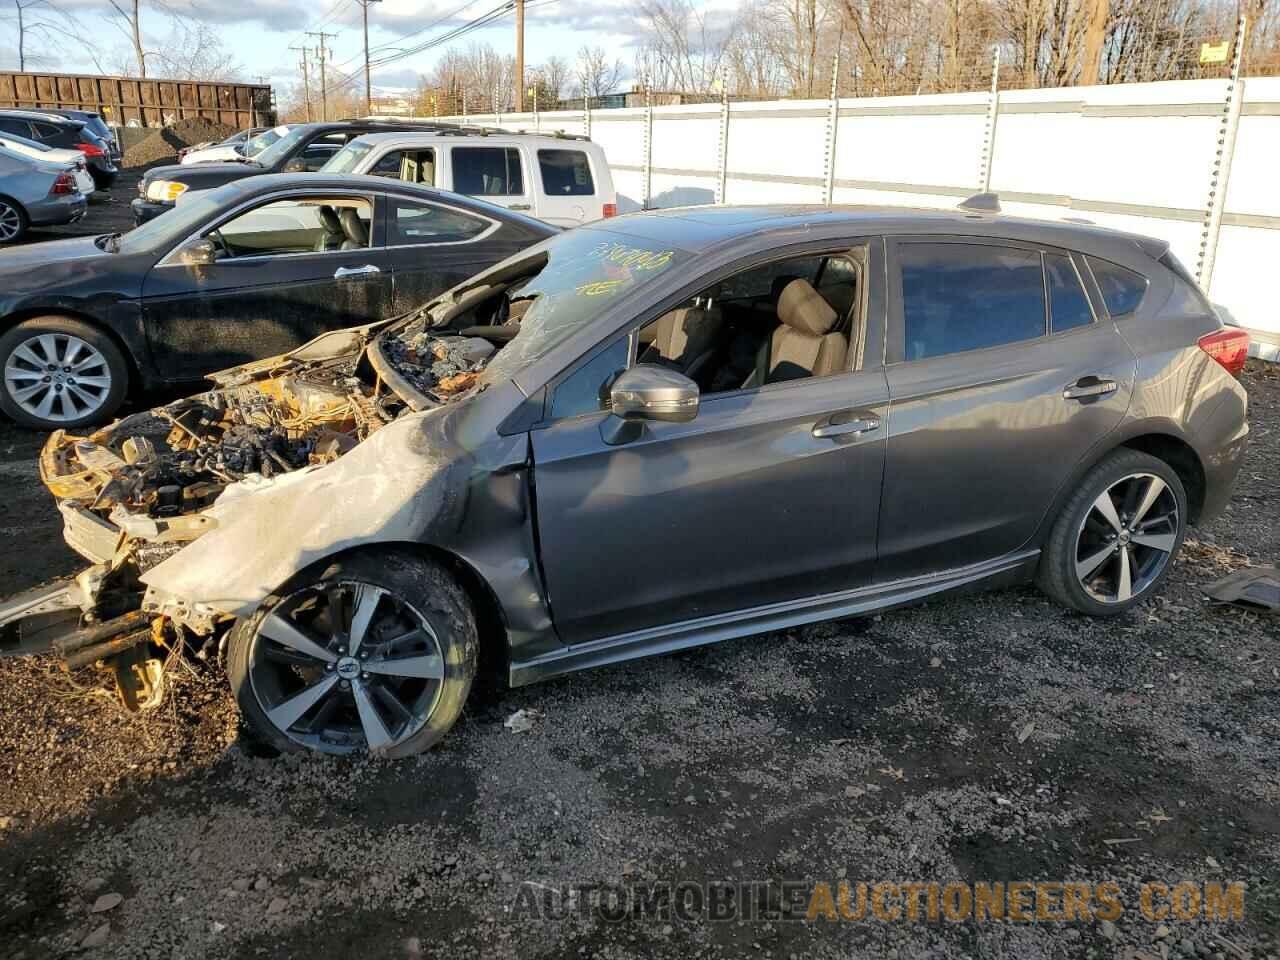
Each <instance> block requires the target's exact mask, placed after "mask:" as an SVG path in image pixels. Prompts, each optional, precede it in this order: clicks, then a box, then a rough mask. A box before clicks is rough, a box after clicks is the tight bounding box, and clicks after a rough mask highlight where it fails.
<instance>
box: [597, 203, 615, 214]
mask: <svg viewBox="0 0 1280 960" xmlns="http://www.w3.org/2000/svg"><path fill="white" fill-rule="evenodd" d="M617 215H618V205H617V204H616V203H606V204H605V205H604V209H603V210H602V211H601V216H605V217H616V216H617Z"/></svg>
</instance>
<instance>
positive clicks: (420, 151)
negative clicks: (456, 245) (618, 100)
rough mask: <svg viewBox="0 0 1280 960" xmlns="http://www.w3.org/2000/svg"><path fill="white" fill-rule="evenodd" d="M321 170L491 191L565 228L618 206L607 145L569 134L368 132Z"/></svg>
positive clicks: (487, 194)
mask: <svg viewBox="0 0 1280 960" xmlns="http://www.w3.org/2000/svg"><path fill="white" fill-rule="evenodd" d="M321 169H322V170H323V172H325V173H332V174H341V173H358V174H366V173H367V174H371V175H373V176H376V177H394V178H397V179H400V180H407V181H409V182H410V183H425V184H429V185H433V186H436V187H439V188H441V189H443V190H453V191H454V192H455V193H465V194H467V195H468V196H473V197H484V199H486V200H488V201H490V202H491V203H497V204H501V205H502V206H504V207H507V208H509V209H511V210H523V211H525V212H527V213H530V214H532V215H533V216H535V217H537V218H538V219H539V220H546V221H547V222H548V223H554V224H557V225H558V226H562V227H574V226H577V225H578V224H580V223H586V222H588V221H591V220H599V219H600V218H602V217H611V216H614V215H615V214H617V212H618V195H617V193H616V192H615V191H614V188H613V176H612V174H611V173H610V171H609V162H608V161H607V160H606V159H605V156H604V150H602V149H601V148H600V145H599V144H597V143H592V142H591V140H590V139H589V138H587V137H582V136H569V135H566V134H562V133H561V134H552V135H546V136H543V135H537V134H525V133H507V132H505V131H501V130H488V129H485V128H462V129H449V128H445V129H441V130H426V131H398V132H395V133H366V134H365V135H364V136H361V137H357V138H356V139H354V140H352V141H351V142H350V143H348V144H347V145H346V146H345V147H343V148H342V149H341V150H339V151H338V152H337V154H335V155H334V157H333V159H332V160H330V161H329V162H328V163H326V164H325V165H324V166H323V167H322V168H321Z"/></svg>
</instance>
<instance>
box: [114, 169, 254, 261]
mask: <svg viewBox="0 0 1280 960" xmlns="http://www.w3.org/2000/svg"><path fill="white" fill-rule="evenodd" d="M238 194H239V190H238V188H237V187H236V186H235V185H233V184H228V185H227V186H225V187H221V188H219V189H217V190H209V191H208V192H202V193H200V195H199V196H196V197H192V198H191V199H190V200H183V201H182V202H181V203H178V204H176V205H175V206H174V207H173V209H172V210H168V211H166V212H165V213H163V214H161V215H160V216H158V217H155V218H153V219H151V220H148V221H147V222H146V223H144V224H143V225H142V226H140V227H135V228H134V229H132V230H130V231H129V232H128V233H125V234H121V235H120V238H119V239H118V241H117V242H116V251H117V252H118V253H140V252H142V251H143V250H154V249H156V248H158V247H163V246H165V245H167V244H173V243H177V242H179V241H180V240H182V239H184V238H185V237H186V236H187V235H188V234H189V233H191V231H193V230H195V228H196V227H198V226H199V225H200V224H201V223H203V222H204V221H205V220H207V219H208V218H210V217H211V216H213V215H214V214H215V213H217V212H218V210H219V209H221V208H222V207H224V206H226V205H227V200H228V198H229V197H231V196H236V195H238Z"/></svg>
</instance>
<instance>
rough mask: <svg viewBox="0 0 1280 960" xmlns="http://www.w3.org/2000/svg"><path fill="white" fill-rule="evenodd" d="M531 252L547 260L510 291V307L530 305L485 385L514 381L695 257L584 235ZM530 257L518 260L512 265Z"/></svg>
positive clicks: (630, 240) (637, 241)
mask: <svg viewBox="0 0 1280 960" xmlns="http://www.w3.org/2000/svg"><path fill="white" fill-rule="evenodd" d="M533 252H535V253H539V254H541V255H542V256H545V258H546V264H545V265H544V266H543V267H542V269H541V270H538V272H537V273H536V274H534V275H533V276H531V277H529V278H528V279H523V280H519V281H518V282H516V283H515V284H514V285H512V286H511V287H509V288H508V289H507V291H506V294H507V297H508V298H509V299H510V300H512V301H518V300H529V299H531V300H532V303H531V304H530V306H529V309H528V311H527V312H526V313H525V314H524V316H523V317H522V318H521V320H520V332H519V334H517V335H516V336H515V338H514V339H512V340H511V342H510V343H508V344H507V345H506V346H505V347H503V348H502V349H501V350H500V351H499V352H498V354H497V355H496V356H495V357H494V358H493V360H492V362H490V364H489V366H488V367H486V368H485V372H484V375H483V377H482V380H484V381H486V382H489V383H495V382H498V381H499V380H503V379H510V378H511V377H513V376H515V375H516V374H517V373H519V371H521V370H523V369H524V368H525V367H527V366H529V365H530V364H532V363H533V362H535V361H536V360H539V359H541V358H542V357H544V356H546V355H547V354H548V353H549V352H550V351H552V350H554V349H555V348H556V347H557V346H559V345H560V344H561V343H563V342H564V341H565V340H567V339H568V338H569V337H571V336H573V335H574V334H575V333H577V332H578V331H579V330H581V329H583V328H584V327H586V326H587V325H588V324H590V323H592V322H594V321H595V319H596V318H597V317H599V316H600V314H601V313H603V312H604V311H605V310H607V309H608V308H609V307H611V306H612V305H613V304H614V303H615V302H616V301H617V300H618V299H619V298H621V297H627V296H630V295H631V294H633V293H634V292H635V291H637V290H639V289H640V288H641V287H643V286H645V285H646V284H649V283H651V282H652V281H653V280H655V279H656V278H658V277H660V276H662V274H663V273H665V272H666V271H667V270H670V269H671V267H672V265H674V264H679V263H684V262H685V261H687V260H688V259H689V258H690V256H691V254H689V253H688V252H686V251H684V250H677V249H674V248H672V247H668V246H665V245H663V244H660V243H654V242H652V241H649V240H645V239H642V238H639V237H630V236H626V235H624V234H619V233H612V232H610V231H607V230H584V229H578V230H570V231H567V232H566V233H562V234H559V235H558V236H556V237H553V238H552V239H550V240H548V241H546V243H545V244H544V245H542V246H540V247H538V248H535V250H534V251H533ZM528 256H529V254H528V253H522V254H518V255H517V256H516V257H515V258H513V259H512V261H508V262H509V263H514V262H516V261H518V260H520V259H523V258H526V257H528ZM498 269H499V270H500V269H501V268H498Z"/></svg>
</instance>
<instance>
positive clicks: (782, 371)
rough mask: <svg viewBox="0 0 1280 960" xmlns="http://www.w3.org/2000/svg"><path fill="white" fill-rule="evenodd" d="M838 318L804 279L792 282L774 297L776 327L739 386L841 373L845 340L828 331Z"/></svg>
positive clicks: (847, 351)
mask: <svg viewBox="0 0 1280 960" xmlns="http://www.w3.org/2000/svg"><path fill="white" fill-rule="evenodd" d="M839 319H840V317H839V315H838V314H837V313H836V312H835V311H834V310H833V309H831V305H830V304H828V303H827V301H825V300H823V299H822V296H821V294H819V293H818V291H817V290H815V289H813V285H812V284H810V283H809V281H808V280H792V281H791V282H790V283H788V284H787V285H786V287H784V288H783V290H782V294H781V295H780V296H779V297H778V320H779V326H778V328H777V329H776V330H774V331H773V336H772V337H771V338H770V339H769V340H768V341H767V342H766V343H765V345H764V347H762V348H761V350H760V356H759V358H758V360H757V363H756V370H755V372H754V373H752V374H751V376H750V377H748V378H747V382H746V383H744V384H743V387H755V386H759V385H760V384H763V383H778V382H780V381H782V380H796V379H798V378H800V377H825V376H829V375H830V374H833V373H841V372H843V371H844V370H845V369H846V364H847V363H848V356H849V341H848V340H846V339H845V336H844V334H842V333H837V332H834V331H833V330H832V328H833V327H834V326H835V325H836V323H837V321H838V320H839Z"/></svg>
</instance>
